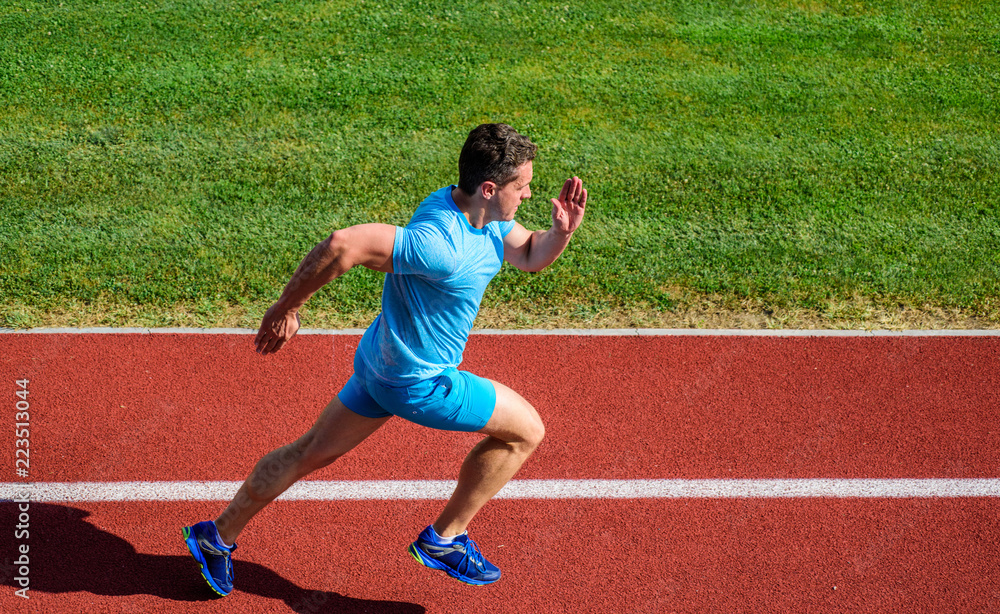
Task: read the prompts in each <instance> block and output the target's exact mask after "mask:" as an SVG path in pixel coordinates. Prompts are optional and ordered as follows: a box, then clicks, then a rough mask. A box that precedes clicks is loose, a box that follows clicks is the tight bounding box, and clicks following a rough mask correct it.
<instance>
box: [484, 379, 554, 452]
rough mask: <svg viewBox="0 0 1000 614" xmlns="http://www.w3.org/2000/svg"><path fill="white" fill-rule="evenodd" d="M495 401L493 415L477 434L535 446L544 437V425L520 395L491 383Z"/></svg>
mask: <svg viewBox="0 0 1000 614" xmlns="http://www.w3.org/2000/svg"><path fill="white" fill-rule="evenodd" d="M493 387H494V389H495V390H496V395H497V400H496V406H495V407H494V409H493V415H492V416H491V417H490V420H489V422H487V423H486V426H484V427H483V428H482V429H481V430H480V431H479V432H480V433H484V434H486V435H490V436H491V437H496V438H497V439H500V440H502V441H507V442H515V441H524V442H529V443H533V444H535V445H537V444H538V443H540V442H541V441H542V438H543V437H544V436H545V425H544V424H542V418H541V416H539V415H538V412H537V411H536V410H535V408H534V407H533V406H532V405H531V403H529V402H528V401H527V400H525V398H524V397H522V396H521V395H520V394H518V393H517V392H515V391H514V390H512V389H510V388H508V387H507V386H505V385H503V384H501V383H500V382H495V381H494V382H493Z"/></svg>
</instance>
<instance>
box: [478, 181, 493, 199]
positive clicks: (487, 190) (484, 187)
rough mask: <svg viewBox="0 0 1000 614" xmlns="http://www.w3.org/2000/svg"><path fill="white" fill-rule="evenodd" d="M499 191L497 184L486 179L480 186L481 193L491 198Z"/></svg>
mask: <svg viewBox="0 0 1000 614" xmlns="http://www.w3.org/2000/svg"><path fill="white" fill-rule="evenodd" d="M496 192H497V184H495V183H493V182H492V181H484V182H483V183H482V184H481V185H480V186H479V193H480V194H482V195H483V198H485V199H486V200H489V199H491V198H493V195H494V194H496Z"/></svg>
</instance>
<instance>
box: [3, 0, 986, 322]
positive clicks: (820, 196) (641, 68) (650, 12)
mask: <svg viewBox="0 0 1000 614" xmlns="http://www.w3.org/2000/svg"><path fill="white" fill-rule="evenodd" d="M442 4H443V3H436V2H407V3H380V2H368V1H366V2H315V1H310V2H296V1H287V0H286V1H282V2H267V1H257V2H249V1H239V2H238V1H230V2H226V1H217V2H211V1H207V0H204V1H201V2H198V1H185V2H149V3H143V2H116V3H110V2H107V3H92V2H82V1H68V2H62V3H60V4H58V5H57V4H56V3H52V2H24V1H20V0H14V1H8V2H5V3H4V4H3V6H2V7H0V32H2V33H3V36H2V37H0V326H8V327H30V326H39V325H48V324H52V323H54V322H58V323H70V324H73V323H88V324H98V323H99V324H105V325H118V326H124V325H162V324H170V323H194V324H198V325H204V326H212V325H219V324H221V323H226V324H229V325H232V324H238V325H243V326H254V325H255V323H256V321H257V319H258V318H259V316H260V315H261V314H262V313H263V311H264V310H265V309H266V308H267V306H268V305H269V304H270V303H271V302H272V301H273V300H274V299H275V298H276V297H277V295H278V293H279V292H280V289H281V287H282V286H283V284H284V283H285V281H287V279H288V277H289V275H290V274H291V272H292V271H293V270H294V268H295V266H296V265H297V263H298V262H299V260H300V259H301V258H302V256H303V255H304V254H305V253H306V252H307V251H308V250H309V249H310V248H311V247H312V246H313V245H314V244H315V243H316V242H318V241H319V240H320V239H322V238H324V237H325V236H326V235H327V234H328V233H329V232H330V231H331V230H333V229H335V228H338V227H341V226H345V225H350V224H355V223H361V222H370V221H380V222H388V223H395V224H405V223H406V221H407V220H408V218H409V214H410V212H411V211H412V210H413V208H414V207H415V205H416V204H417V203H419V201H420V200H422V198H423V197H424V196H426V195H427V194H428V193H430V192H431V191H433V190H435V189H436V188H438V187H440V186H442V185H446V184H448V183H453V182H455V181H457V171H456V167H457V163H456V161H457V154H458V150H459V149H460V147H461V145H462V142H463V141H464V138H465V135H466V134H467V133H468V131H469V130H470V129H471V128H472V127H474V126H475V125H476V124H478V123H480V122H484V121H506V122H508V123H511V124H512V125H514V126H515V127H516V128H518V129H519V130H520V131H522V132H524V133H525V134H527V135H529V136H530V137H531V138H532V139H533V140H534V141H535V142H536V143H538V145H539V147H540V152H539V157H538V159H537V160H536V165H535V181H534V182H533V184H532V188H533V192H534V194H535V198H534V199H533V200H532V201H531V202H532V203H533V204H532V205H531V206H528V207H524V208H522V217H521V218H520V221H521V222H522V223H524V224H525V225H526V226H528V227H529V228H537V227H545V226H546V225H547V223H548V214H549V206H548V204H547V203H548V198H549V197H550V196H554V195H555V193H556V192H557V191H558V188H559V186H560V185H561V183H562V181H563V180H564V179H565V178H566V177H567V176H569V175H571V174H575V175H579V176H580V177H581V178H583V179H584V182H585V185H586V186H587V187H588V190H589V192H590V203H589V205H588V208H589V212H588V215H587V219H586V220H585V222H584V227H583V228H582V229H581V230H580V231H579V232H578V234H577V236H576V237H575V239H574V242H573V243H572V244H571V246H570V248H569V250H568V251H567V252H566V254H564V256H563V258H562V259H561V260H560V261H559V262H557V263H556V264H555V265H554V266H553V267H551V268H550V269H548V270H546V271H544V272H542V273H539V274H534V275H530V274H525V273H521V272H519V271H516V270H513V269H511V268H510V267H506V268H505V269H504V270H503V271H502V272H501V274H500V275H499V276H498V277H497V279H496V280H495V281H494V282H493V285H492V286H491V289H490V290H489V291H488V292H487V296H486V299H485V305H486V306H487V307H491V308H497V309H501V308H507V309H512V310H522V311H524V313H525V314H526V315H525V318H524V319H523V320H522V321H524V322H526V323H527V324H529V325H545V324H547V323H551V322H557V321H558V322H560V323H563V324H566V323H568V324H569V325H578V326H588V325H592V324H593V323H595V322H599V321H603V320H608V321H615V315H616V314H633V315H634V314H635V313H637V312H638V313H641V314H645V316H643V317H640V318H639V319H640V320H642V321H669V320H670V317H671V314H674V313H678V312H681V311H683V310H685V309H688V308H691V307H692V306H697V305H698V304H700V303H703V302H705V301H709V302H712V303H713V304H719V305H723V306H725V308H726V309H731V310H736V311H738V310H740V309H746V308H747V307H746V306H747V305H753V309H757V310H761V311H763V312H765V313H768V312H771V311H773V310H782V311H785V312H791V313H794V312H808V313H811V314H814V315H815V317H817V318H818V321H819V323H820V324H823V322H824V318H825V319H826V320H825V321H827V322H828V323H829V324H830V325H834V324H835V320H836V318H835V316H834V315H833V314H835V313H840V312H843V310H844V309H848V310H849V309H851V306H852V305H854V306H857V305H860V306H867V307H870V306H874V307H875V310H876V312H877V311H878V310H890V311H891V310H893V309H898V308H899V307H900V306H905V307H912V308H915V309H917V310H918V311H919V310H946V311H948V312H949V313H959V314H963V315H964V316H968V317H973V318H978V321H979V322H982V323H986V324H987V325H997V324H998V323H1000V300H998V296H1000V205H998V203H1000V136H998V132H997V126H1000V97H998V92H1000V8H998V6H997V5H995V4H992V3H983V5H982V6H978V7H975V8H964V7H963V6H961V5H959V4H955V3H950V2H902V1H899V2H888V1H887V2H866V3H864V4H863V5H862V4H860V3H854V2H818V1H815V2H811V1H807V0H803V1H801V2H794V1H785V2H778V1H768V2H740V1H737V0H732V1H729V2H694V1H692V2H682V1H663V2H622V3H611V2H587V3H577V4H574V5H567V4H559V3H549V2H532V3H520V4H515V3H504V2H485V3H484V2H468V3H459V4H449V7H450V8H441V5H442ZM379 288H380V276H379V275H378V274H374V273H371V272H369V271H366V270H356V271H351V272H350V273H348V274H347V275H345V276H344V277H343V278H341V279H340V280H338V281H336V282H334V283H333V284H331V285H330V286H329V287H328V288H326V289H324V290H323V291H322V292H320V293H319V294H317V296H316V297H314V298H313V300H312V301H311V302H310V308H311V312H312V313H313V314H314V318H313V319H312V320H309V321H308V324H307V325H308V326H324V325H326V326H338V325H345V324H353V325H360V324H363V323H364V322H365V321H366V319H367V318H370V317H371V316H372V314H373V313H374V312H375V311H376V310H377V309H378V299H379ZM867 307H866V308H867ZM629 317H632V316H629ZM602 318H603V320H602ZM620 319H621V318H619V320H620ZM861 319H862V320H864V317H862V318H861ZM862 323H863V322H862Z"/></svg>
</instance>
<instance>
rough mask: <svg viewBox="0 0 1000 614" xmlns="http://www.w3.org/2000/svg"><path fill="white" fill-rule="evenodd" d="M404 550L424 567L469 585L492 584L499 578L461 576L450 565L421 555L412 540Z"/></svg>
mask: <svg viewBox="0 0 1000 614" xmlns="http://www.w3.org/2000/svg"><path fill="white" fill-rule="evenodd" d="M406 551H407V552H409V553H410V556H412V557H413V560H414V561H416V562H418V563H420V564H421V565H423V566H424V567H427V568H429V569H436V570H437V571H443V572H444V573H446V574H448V575H449V576H451V577H452V578H455V579H456V580H458V581H459V582H464V583H465V584H468V585H469V586H485V585H487V584H493V583H494V582H496V581H497V580H499V579H500V577H499V576H497V579H496V580H476V579H474V578H470V577H468V576H463V575H462V574H460V573H458V572H457V571H455V570H454V569H452V568H451V567H448V566H447V565H442V564H441V563H438V562H437V561H435V560H434V559H432V558H425V557H424V556H422V555H421V554H420V549H419V548H418V547H417V542H413V543H412V544H410V547H409V548H407V549H406Z"/></svg>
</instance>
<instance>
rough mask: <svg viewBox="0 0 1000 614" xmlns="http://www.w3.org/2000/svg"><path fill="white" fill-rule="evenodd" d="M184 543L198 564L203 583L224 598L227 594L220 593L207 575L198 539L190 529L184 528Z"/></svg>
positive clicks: (217, 586) (216, 585) (213, 581)
mask: <svg viewBox="0 0 1000 614" xmlns="http://www.w3.org/2000/svg"><path fill="white" fill-rule="evenodd" d="M183 533H184V543H185V544H187V547H188V550H189V551H190V552H191V556H193V557H194V560H195V561H197V562H198V571H200V572H201V577H202V578H205V582H208V586H209V588H211V589H212V591H214V592H215V594H216V595H218V596H219V597H226V596H227V595H229V593H224V592H222V589H221V588H219V585H218V584H216V583H215V580H213V579H212V574H210V573H208V563H206V562H205V556H204V555H203V554H202V553H201V548H199V547H198V538H197V537H195V536H194V535H192V534H191V527H184V529H183Z"/></svg>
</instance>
